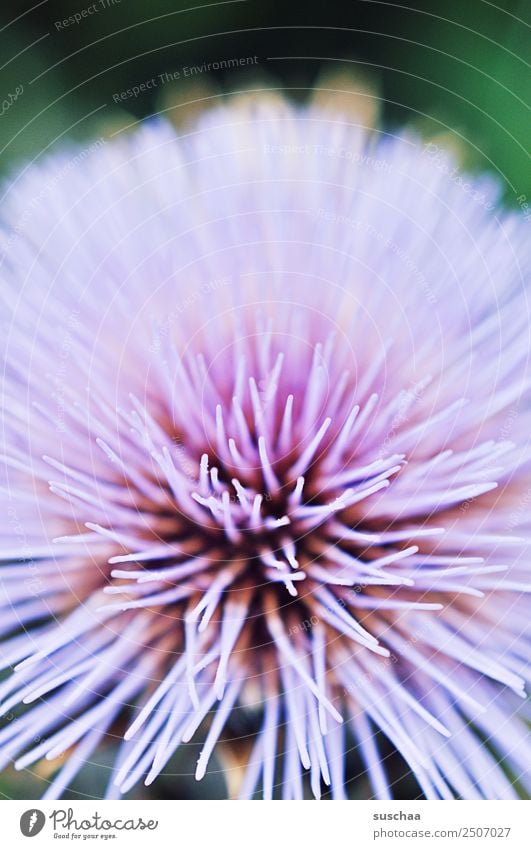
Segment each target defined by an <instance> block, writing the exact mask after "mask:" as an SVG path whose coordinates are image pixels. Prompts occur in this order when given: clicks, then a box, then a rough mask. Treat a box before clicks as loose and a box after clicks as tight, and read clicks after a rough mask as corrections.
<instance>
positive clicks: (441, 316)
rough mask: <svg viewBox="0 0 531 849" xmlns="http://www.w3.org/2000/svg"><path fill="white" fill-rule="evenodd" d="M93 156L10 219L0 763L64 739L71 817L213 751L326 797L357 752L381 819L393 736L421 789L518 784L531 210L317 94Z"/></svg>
mask: <svg viewBox="0 0 531 849" xmlns="http://www.w3.org/2000/svg"><path fill="white" fill-rule="evenodd" d="M97 148H98V149H96V150H93V151H91V152H86V151H81V152H78V151H74V152H72V151H70V152H66V153H65V152H63V153H59V154H56V155H55V156H52V157H51V158H49V159H47V160H46V161H45V162H44V164H42V165H38V166H34V167H32V168H30V169H29V170H27V171H25V172H22V173H21V174H20V175H19V176H18V177H16V179H14V180H13V182H12V183H11V185H10V186H9V187H8V192H7V200H6V203H5V205H4V210H5V212H4V220H5V222H6V224H5V227H4V231H3V263H2V278H3V280H2V293H3V298H4V308H3V310H4V324H3V334H2V335H3V340H4V357H5V380H4V388H3V408H4V411H5V413H4V424H3V435H2V441H3V455H4V457H3V460H4V463H5V469H6V473H5V480H4V483H3V489H2V494H3V499H4V503H3V509H2V521H3V523H4V527H3V537H2V540H3V541H2V553H1V557H2V561H3V565H2V566H1V567H0V569H1V571H0V575H1V579H2V582H1V605H2V609H1V619H0V628H1V633H2V637H3V644H2V648H1V656H2V664H3V666H4V667H5V668H6V669H9V670H12V672H11V674H10V675H9V676H8V677H6V678H5V680H3V682H2V683H1V684H0V696H1V699H2V709H3V711H4V713H5V714H7V716H8V717H9V716H11V714H12V713H16V714H17V717H18V718H16V719H14V720H13V719H11V721H9V722H7V723H6V724H5V727H4V728H3V730H2V731H0V753H1V763H2V765H6V764H9V763H12V762H14V763H15V767H16V768H17V769H23V768H25V767H29V766H31V765H32V764H35V763H36V762H37V761H38V760H39V759H41V758H48V759H49V760H53V759H55V758H57V757H58V756H60V755H62V754H65V753H66V757H65V758H64V759H63V760H62V761H61V763H60V766H59V767H58V770H57V773H56V774H55V776H54V778H53V781H52V783H51V784H50V786H49V789H48V791H47V796H48V797H49V798H57V797H58V796H59V795H60V794H61V793H62V792H63V791H64V790H65V789H66V788H67V787H69V786H70V783H71V781H72V779H73V778H74V776H75V774H76V772H77V771H78V770H79V769H80V768H81V767H82V765H83V763H85V762H87V761H89V760H90V759H91V757H92V755H93V753H94V752H95V751H96V749H97V747H98V746H99V745H100V743H102V741H105V739H106V738H107V736H109V737H111V738H112V739H116V737H119V739H120V742H119V746H118V754H117V761H116V764H115V766H114V770H113V773H112V775H111V777H110V781H109V790H108V793H109V795H110V796H116V795H118V794H119V793H125V792H127V791H128V790H129V789H130V788H131V787H133V785H135V783H136V782H138V781H139V780H141V779H144V780H145V781H146V783H147V784H150V783H151V782H153V781H154V780H155V779H156V777H157V775H158V774H159V773H160V772H161V771H164V769H165V767H166V764H167V762H168V760H169V759H170V757H171V756H172V754H173V753H174V752H175V750H176V749H177V748H178V747H179V746H181V745H185V744H186V743H188V742H189V741H200V742H201V743H202V751H201V755H200V757H199V760H198V763H197V771H196V777H197V778H198V779H199V778H201V777H202V776H203V775H204V773H205V771H206V770H207V769H209V761H210V759H211V756H212V754H213V753H214V754H215V757H216V756H217V755H218V753H219V752H220V751H221V754H222V757H223V747H225V749H226V750H228V751H229V752H230V750H231V747H233V748H234V750H235V749H236V747H239V748H238V752H241V751H242V750H243V751H244V755H241V754H239V755H238V758H239V767H243V768H242V775H243V778H242V781H241V783H240V786H239V790H238V793H239V795H240V796H241V797H245V798H246V797H250V796H252V795H254V794H255V793H257V792H258V793H260V794H261V795H263V797H264V798H271V797H272V796H273V795H274V796H276V797H283V798H286V799H297V798H303V797H305V796H306V795H307V794H308V792H310V791H311V792H313V794H314V795H315V796H319V795H320V794H321V793H323V792H326V793H329V792H330V793H331V795H332V796H333V797H334V798H336V799H341V798H345V797H346V796H347V794H348V788H349V780H351V779H352V778H353V776H352V775H349V772H348V770H347V769H346V768H345V755H346V753H347V752H349V751H350V750H352V749H355V750H356V751H357V752H358V754H360V755H361V757H362V759H363V762H364V764H365V769H366V777H367V779H368V786H369V784H370V787H371V788H372V790H369V791H368V792H369V793H371V794H372V795H374V796H375V797H377V798H380V799H385V798H389V797H390V796H391V795H392V789H393V788H392V786H390V785H391V784H392V781H391V780H390V778H389V776H388V774H387V772H386V764H385V759H384V758H383V757H382V749H381V743H382V740H385V738H387V739H388V741H390V743H391V744H392V746H393V747H394V748H395V749H396V751H398V752H399V753H400V754H401V756H402V757H403V758H404V760H405V762H406V763H407V765H408V766H409V768H410V769H411V771H412V772H413V774H414V776H415V778H416V781H417V782H418V785H419V792H421V793H423V794H424V795H425V796H426V797H428V798H431V799H439V798H442V799H448V798H453V797H455V796H458V797H463V798H467V799H475V798H487V799H495V798H496V799H497V798H513V797H515V796H517V795H518V793H521V792H522V790H521V788H522V787H523V786H524V783H525V771H526V769H527V767H528V766H529V763H530V762H531V752H530V746H529V741H528V739H527V734H526V725H525V716H524V713H523V707H522V706H523V704H524V702H523V700H522V697H523V695H524V676H525V674H526V671H528V667H527V661H528V659H529V649H528V643H527V642H526V637H525V633H524V632H525V629H526V625H527V618H528V614H529V608H528V607H527V608H526V606H525V602H524V599H525V596H524V595H523V594H524V592H525V590H526V589H529V582H528V578H527V572H528V569H529V565H528V564H529V543H530V540H531V521H530V507H529V505H530V502H531V489H530V486H531V484H530V479H529V469H530V463H529V457H530V444H529V438H530V433H531V412H530V405H529V368H528V354H529V350H530V341H529V310H528V304H527V296H526V290H525V287H524V275H525V271H526V269H527V270H528V269H529V248H528V245H527V247H526V245H525V237H526V235H527V233H526V232H525V230H526V228H525V223H524V222H523V220H521V219H520V218H519V216H518V215H516V214H512V213H501V212H500V213H498V214H496V213H495V212H494V207H495V204H496V202H497V191H498V190H497V187H496V186H495V185H493V184H492V181H491V180H490V179H484V180H477V181H474V180H468V181H467V182H466V185H465V186H463V180H461V181H459V180H458V179H456V174H455V173H454V174H452V173H451V172H452V171H453V169H454V167H455V166H454V163H452V162H450V161H449V160H447V159H443V158H442V157H441V155H439V154H437V155H434V149H433V147H432V148H430V147H428V148H423V147H422V145H421V144H420V143H419V142H418V140H416V139H415V138H413V137H411V136H409V135H403V136H399V137H390V136H385V135H384V134H381V137H380V140H378V139H377V138H376V137H375V136H370V135H368V134H367V133H365V132H364V131H362V130H360V129H359V128H357V127H355V126H353V125H351V124H349V123H348V121H347V120H345V119H342V118H341V117H338V116H333V115H330V114H327V113H324V112H322V111H319V110H317V109H316V108H308V109H295V108H292V107H290V106H288V105H286V104H283V103H276V102H273V103H269V102H266V101H264V102H263V103H261V102H258V103H256V102H255V104H254V106H251V107H246V108H236V107H235V106H229V107H224V108H218V109H214V110H212V111H210V112H209V113H208V114H206V115H205V116H204V117H203V118H202V119H201V120H200V121H199V123H198V124H197V125H196V126H193V127H191V128H189V130H188V131H187V132H186V133H185V134H184V135H182V136H181V137H180V138H178V137H177V136H176V135H175V132H174V131H173V130H172V128H171V126H170V125H169V124H166V123H163V122H160V121H153V122H151V123H147V124H146V125H144V126H143V127H142V128H141V129H139V130H138V131H135V132H133V133H131V134H128V135H123V136H122V137H120V138H117V139H116V140H114V141H109V142H106V143H101V144H99V145H97ZM22 703H23V704H24V705H27V706H28V707H26V708H24V709H22V710H21V709H20V705H21V704H22ZM235 717H236V718H238V717H243V718H245V721H246V723H247V726H246V727H253V728H254V729H255V733H253V735H252V738H251V739H250V740H246V741H238V740H233V741H232V742H231V741H230V740H226V741H225V742H224V743H222V744H220V742H219V741H220V738H223V737H224V735H226V736H228V737H230V736H231V734H230V733H229V732H228V730H227V729H230V727H231V723H233V722H234V719H235ZM233 727H234V725H233ZM240 727H241V726H240ZM232 737H234V732H232ZM243 743H250V745H249V746H246V745H243ZM240 744H241V745H240ZM211 768H216V767H215V765H214V767H212V764H211ZM238 769H239V768H238ZM235 773H236V769H235ZM327 787H329V788H330V790H328V789H327ZM518 787H520V790H519V789H518Z"/></svg>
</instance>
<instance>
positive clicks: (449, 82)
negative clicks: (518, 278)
mask: <svg viewBox="0 0 531 849" xmlns="http://www.w3.org/2000/svg"><path fill="white" fill-rule="evenodd" d="M90 8H92V11H89V10H90ZM530 10H531V6H530V5H529V4H528V3H526V2H525V0H499V2H498V3H497V4H496V5H494V4H492V3H490V2H486V0H468V2H466V3H465V2H461V0H453V1H451V2H446V0H410V2H409V3H408V4H407V5H400V4H399V3H397V2H385V0H352V2H345V0H327V2H326V3H322V0H305V2H300V3H299V2H291V3H286V2H284V0H283V1H282V2H280V0H226V2H212V3H209V4H207V5H201V4H198V3H195V4H194V3H193V0H151V2H149V3H145V2H143V0H93V2H92V4H91V3H90V2H89V0H74V2H72V0H44V2H42V0H41V2H38V3H37V4H36V5H33V4H32V3H29V2H22V0H7V2H4V4H3V5H2V8H1V9H0V28H1V40H0V75H1V76H0V80H1V91H2V97H3V98H5V97H8V96H9V94H11V95H12V94H13V93H14V92H15V91H16V89H17V87H20V86H23V88H24V91H23V94H22V95H21V96H20V97H19V98H18V99H17V100H16V102H15V103H13V105H11V106H10V107H9V108H8V109H7V110H4V112H3V114H1V115H0V151H1V154H2V156H1V157H0V161H1V168H2V170H3V171H4V173H5V171H6V169H9V168H10V167H11V166H12V165H13V163H14V162H20V161H21V160H24V159H26V158H27V157H30V156H31V157H33V156H39V155H40V154H42V152H43V151H44V150H45V149H47V147H48V145H50V144H51V143H53V142H54V141H56V140H58V139H60V138H61V137H64V136H70V137H73V138H87V137H89V136H92V135H94V134H96V135H97V134H99V132H100V131H101V127H102V126H103V127H106V126H112V125H113V122H115V121H118V122H122V123H123V122H125V121H126V120H127V116H124V110H128V111H129V112H130V113H132V115H133V116H135V117H136V118H140V117H144V116H146V115H149V114H151V113H153V112H154V111H156V109H157V94H158V92H157V90H156V89H155V90H154V89H152V90H150V91H149V90H148V91H146V92H143V93H141V94H140V96H138V97H136V98H130V99H128V100H127V101H126V102H125V103H124V104H119V105H116V104H115V103H113V94H115V93H116V92H120V91H123V90H125V89H127V88H129V87H131V86H132V85H137V84H140V83H142V82H143V81H145V80H148V79H150V78H152V77H154V76H157V75H158V74H160V73H164V72H168V71H170V72H172V71H175V70H178V69H182V67H183V66H184V65H187V64H188V65H191V64H196V65H201V64H202V63H204V62H206V63H208V62H216V61H219V60H220V59H224V58H229V57H239V56H247V55H255V54H256V55H257V56H258V57H259V63H258V66H257V69H256V70H257V71H258V72H259V74H261V75H263V76H266V75H267V76H268V77H269V78H270V79H271V80H272V81H273V84H274V85H279V86H282V87H286V88H288V89H291V91H292V95H293V96H295V97H300V98H302V97H303V96H304V95H305V93H307V89H308V88H309V87H311V86H312V85H313V84H314V83H315V81H316V80H317V79H318V78H319V75H320V73H321V72H322V70H323V67H324V66H327V65H329V66H333V67H334V68H335V69H337V70H339V69H340V67H341V68H347V67H348V68H349V69H351V70H360V69H361V70H363V71H364V73H369V74H370V75H371V77H372V79H373V81H374V83H375V85H376V88H377V91H378V92H379V93H380V95H381V97H382V99H383V105H384V108H383V121H384V124H386V125H388V126H389V125H391V126H397V125H401V124H403V123H406V122H407V123H411V122H413V123H414V124H415V125H417V126H418V127H419V128H420V129H421V130H422V131H423V132H424V133H427V134H435V135H440V134H442V133H444V134H448V133H451V134H452V135H453V136H454V138H455V139H456V140H458V146H459V147H460V149H461V152H462V156H463V161H464V162H465V164H466V165H467V166H468V167H471V168H474V169H476V168H478V169H485V168H489V169H490V170H492V171H494V172H497V173H498V174H499V175H500V176H501V178H502V179H503V180H504V182H505V184H506V196H507V198H508V200H509V201H511V199H512V200H514V199H515V198H516V196H517V195H520V194H528V195H529V194H531V171H530V169H529V154H528V138H529V127H530V123H529V106H530V98H531V95H530V92H531V86H530V77H529V65H528V64H527V63H526V59H527V58H528V52H529V50H528V47H529V44H530V32H531V30H530V26H529V25H530V20H531V11H530ZM77 13H81V14H82V15H84V16H83V17H82V18H81V19H80V20H79V22H77V23H76V22H75V21H74V22H72V21H70V22H67V19H68V18H69V16H74V15H75V14H77ZM63 22H66V23H63ZM278 57H283V58H278ZM246 70H247V69H242V70H239V69H238V70H234V71H232V72H227V71H219V72H217V73H214V74H213V75H212V76H215V77H217V80H216V82H219V83H221V85H222V87H223V88H230V89H238V88H239V87H240V86H242V85H245V84H246V82H245V81H246ZM201 81H202V82H203V81H204V75H202V78H201ZM0 109H1V107H0ZM95 110H97V111H95Z"/></svg>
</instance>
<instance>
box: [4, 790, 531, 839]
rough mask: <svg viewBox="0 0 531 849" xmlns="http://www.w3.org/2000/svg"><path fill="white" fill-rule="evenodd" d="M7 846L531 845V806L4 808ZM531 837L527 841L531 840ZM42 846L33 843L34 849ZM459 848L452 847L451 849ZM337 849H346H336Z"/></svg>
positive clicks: (68, 804)
mask: <svg viewBox="0 0 531 849" xmlns="http://www.w3.org/2000/svg"><path fill="white" fill-rule="evenodd" d="M1 804H2V808H1V809H0V811H1V815H2V834H1V841H0V842H1V844H2V846H5V847H6V849H7V847H8V848H9V849H12V847H19V846H25V847H27V846H28V845H31V846H32V847H35V849H39V847H47V846H55V847H57V846H60V845H62V844H66V842H67V841H69V843H68V844H66V845H71V844H73V843H77V844H79V845H81V844H84V845H87V844H90V845H102V842H103V843H104V844H105V845H107V846H108V845H111V846H116V847H117V849H118V847H120V846H122V847H124V849H125V847H130V846H131V847H134V846H142V847H145V849H149V847H150V846H153V847H157V849H159V847H160V846H161V845H162V846H163V847H167V846H176V847H179V846H183V847H190V846H193V847H196V846H197V847H198V849H203V847H209V846H216V845H219V844H220V842H221V843H222V844H223V845H224V846H227V847H229V849H248V847H251V849H266V847H267V849H271V847H272V846H274V847H278V849H285V847H289V846H290V844H291V843H292V841H297V844H298V845H300V846H301V845H302V846H308V849H313V847H322V848H323V849H334V847H333V841H334V840H336V839H337V840H338V841H339V842H340V843H341V849H351V847H352V849H365V847H368V846H374V847H392V846H396V847H406V846H407V847H409V849H414V847H415V846H418V847H419V849H420V847H426V846H433V847H441V849H444V847H445V846H447V847H450V845H452V847H453V849H455V847H459V849H461V847H470V849H473V847H476V846H490V847H499V849H508V848H509V847H515V848H516V849H523V847H524V846H528V845H530V844H529V839H528V836H529V813H530V811H529V808H528V807H527V805H529V803H528V802H524V801H520V802H400V801H398V802H357V801H356V802H329V803H327V802H320V803H318V802H313V803H311V802H283V803H281V802H278V803H277V802H219V801H212V802H205V801H197V802H190V801H141V802H138V801H135V802H126V801H112V802H98V801H79V802H78V801H60V802H28V801H7V800H6V801H3V802H2V803H1ZM526 835H527V836H526ZM33 839H34V841H35V842H34V843H31V844H30V843H29V841H30V840H33ZM450 841H452V843H450ZM338 845H339V844H338Z"/></svg>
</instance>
